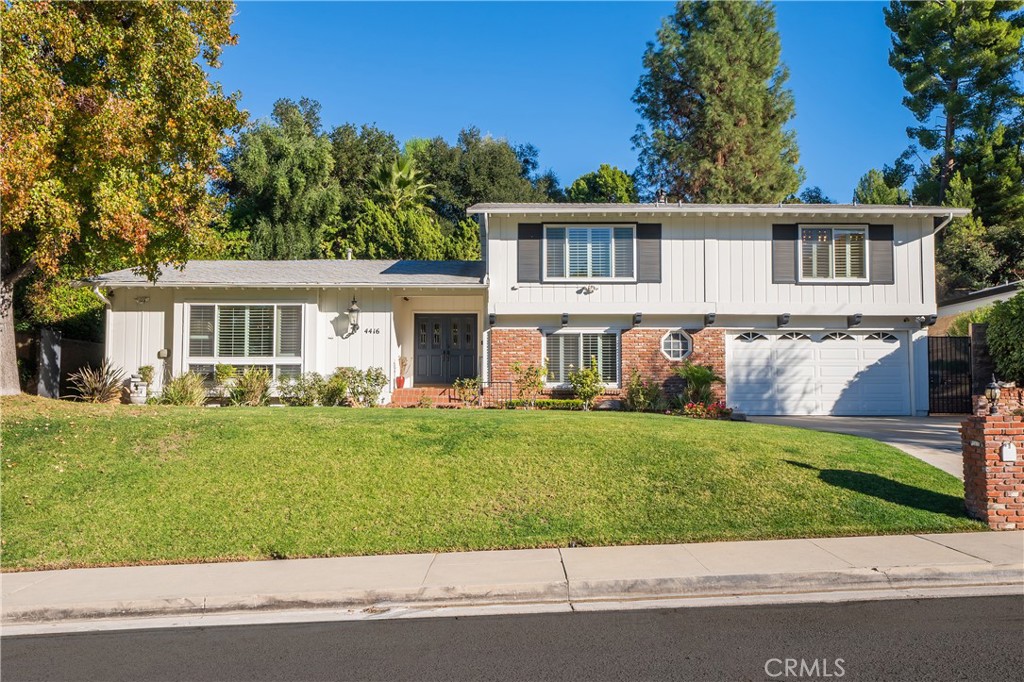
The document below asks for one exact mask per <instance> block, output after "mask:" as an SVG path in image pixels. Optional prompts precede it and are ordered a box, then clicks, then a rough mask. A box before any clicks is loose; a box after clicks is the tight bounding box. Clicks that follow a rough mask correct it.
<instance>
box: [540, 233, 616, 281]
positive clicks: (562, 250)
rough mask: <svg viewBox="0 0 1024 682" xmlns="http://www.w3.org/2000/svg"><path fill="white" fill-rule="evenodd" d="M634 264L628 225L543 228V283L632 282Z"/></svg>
mask: <svg viewBox="0 0 1024 682" xmlns="http://www.w3.org/2000/svg"><path fill="white" fill-rule="evenodd" d="M634 260H635V229H634V227H633V226H632V225H593V226H590V225H588V226H575V225H565V226H562V225H549V226H546V227H545V230H544V264H545V265H544V277H545V279H556V280H557V279H622V280H633V279H634V278H635V274H634Z"/></svg>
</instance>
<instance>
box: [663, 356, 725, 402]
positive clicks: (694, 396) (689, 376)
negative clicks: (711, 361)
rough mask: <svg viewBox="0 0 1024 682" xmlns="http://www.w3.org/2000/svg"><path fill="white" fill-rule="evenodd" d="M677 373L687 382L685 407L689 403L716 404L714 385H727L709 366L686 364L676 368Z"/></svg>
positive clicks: (683, 399) (683, 400)
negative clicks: (712, 388)
mask: <svg viewBox="0 0 1024 682" xmlns="http://www.w3.org/2000/svg"><path fill="white" fill-rule="evenodd" d="M675 373H676V375H677V376H679V378H681V379H682V380H683V381H685V382H686V385H685V386H684V387H683V395H682V403H683V405H686V404H687V403H702V404H704V405H708V404H710V403H712V402H714V392H713V391H712V390H711V387H712V385H714V384H723V383H725V379H723V378H722V377H720V376H718V375H717V374H715V370H714V369H713V368H712V367H708V366H707V365H696V364H694V363H692V362H685V363H683V364H682V365H681V366H679V367H676V368H675Z"/></svg>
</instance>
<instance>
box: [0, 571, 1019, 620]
mask: <svg viewBox="0 0 1024 682" xmlns="http://www.w3.org/2000/svg"><path fill="white" fill-rule="evenodd" d="M998 585H1021V586H1024V564H1013V565H984V566H979V565H977V564H971V565H946V566H924V567H918V566H908V567H892V568H857V569H846V570H831V571H815V572H791V573H765V574H753V575H750V574H748V575H719V576H680V577H667V578H646V579H608V580H568V581H566V580H562V581H555V582H538V583H526V584H504V585H471V586H437V587H434V586H420V587H416V588H396V589H346V590H338V591H331V592H311V593H302V592H292V593H288V594H278V595H273V594H256V595H252V596H248V597H242V598H239V597H236V596H233V597H218V596H215V595H209V596H195V597H182V598H176V599H140V600H132V601H96V602H88V603H86V602H83V603H76V604H55V605H48V606H39V607H22V608H14V609H9V608H6V607H5V608H4V609H3V612H2V616H0V622H2V623H3V624H9V625H13V624H25V623H42V622H53V621H64V620H87V619H102V618H125V617H140V616H184V615H202V614H214V613H230V612H254V611H268V612H269V611H285V610H297V609H301V610H304V609H317V610H324V609H367V610H369V609H373V608H382V609H383V608H394V607H397V606H416V607H430V606H433V607H454V606H482V605H488V606H490V605H515V604H557V603H564V604H568V605H570V606H571V605H572V604H573V602H598V601H639V600H651V599H673V598H674V599H678V598H700V597H723V596H737V597H739V596H753V595H761V596H763V595H795V594H804V593H829V592H850V591H857V592H870V591H872V590H876V591H881V590H886V591H891V590H893V589H931V588H936V589H938V588H950V587H978V586H998Z"/></svg>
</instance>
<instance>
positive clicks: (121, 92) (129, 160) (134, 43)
mask: <svg viewBox="0 0 1024 682" xmlns="http://www.w3.org/2000/svg"><path fill="white" fill-rule="evenodd" d="M233 13H234V4H233V3H231V2H217V3H204V2H170V1H166V2H164V1H155V0H154V1H151V2H102V3H92V2H60V3H51V2H46V1H41V2H32V3H29V2H10V3H8V2H5V3H3V4H2V5H0V16H2V19H3V31H2V36H0V40H2V51H3V73H2V87H0V91H2V95H0V97H2V101H0V110H2V112H3V115H2V116H0V149H2V153H0V170H2V172H0V201H2V203H3V216H2V219H0V226H2V245H0V251H2V258H0V260H2V263H0V271H2V284H0V392H2V393H4V394H10V393H16V392H17V391H18V390H19V386H18V373H17V366H16V363H15V349H14V318H13V309H12V298H13V290H14V286H15V285H16V284H17V283H18V281H20V280H22V279H23V278H25V277H27V276H29V275H32V274H33V273H39V274H41V275H43V276H47V277H57V276H59V275H60V274H61V273H62V272H69V271H70V272H73V273H74V274H75V275H76V276H77V275H82V274H89V273H90V272H94V271H96V270H100V269H105V268H109V267H114V266H118V265H120V266H137V267H139V268H141V270H142V271H144V272H146V273H147V274H149V275H155V273H156V272H157V266H158V265H159V264H160V263H162V262H170V263H182V262H184V261H186V260H188V259H189V258H190V257H191V256H193V255H195V254H197V253H202V252H203V251H205V250H207V249H208V248H209V245H210V243H211V241H212V240H215V238H216V237H215V234H214V233H213V231H212V230H211V229H210V228H209V225H210V223H211V222H212V221H213V220H214V218H215V216H216V215H217V213H218V212H219V210H220V206H219V204H218V202H217V200H216V199H215V198H213V197H211V196H210V193H209V192H208V186H209V183H210V181H211V179H213V178H215V177H217V176H218V175H219V174H220V173H221V171H222V168H221V164H220V159H219V154H218V152H219V150H220V149H221V148H223V147H224V146H225V145H226V144H228V143H229V142H230V139H231V133H232V132H233V131H234V130H235V129H236V128H237V127H238V126H240V125H241V124H242V123H244V115H243V114H242V113H241V112H239V111H238V107H237V95H225V94H224V92H223V91H222V89H221V87H220V86H219V85H217V84H215V83H211V82H210V80H209V77H208V72H207V68H215V67H217V66H219V58H220V54H221V50H222V47H223V46H224V45H229V44H234V42H235V36H234V35H232V33H231V17H232V14H233ZM204 66H205V67H206V68H204Z"/></svg>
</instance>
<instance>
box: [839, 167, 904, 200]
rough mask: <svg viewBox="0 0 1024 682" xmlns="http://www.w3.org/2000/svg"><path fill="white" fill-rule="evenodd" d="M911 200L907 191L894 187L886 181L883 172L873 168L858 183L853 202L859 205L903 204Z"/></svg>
mask: <svg viewBox="0 0 1024 682" xmlns="http://www.w3.org/2000/svg"><path fill="white" fill-rule="evenodd" d="M908 198H909V196H908V193H907V191H906V190H905V189H903V188H902V187H900V186H896V187H893V186H891V185H890V184H889V182H887V181H886V176H885V173H884V172H883V171H880V170H878V169H877V168H872V169H871V170H869V171H868V172H867V173H865V174H864V175H863V176H861V179H860V180H859V181H858V182H857V187H856V188H855V189H854V190H853V200H854V201H855V202H857V203H858V204H890V205H892V204H903V203H906V202H907V199H908Z"/></svg>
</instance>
